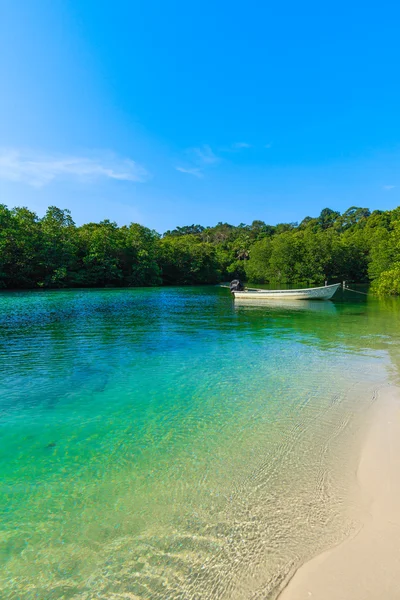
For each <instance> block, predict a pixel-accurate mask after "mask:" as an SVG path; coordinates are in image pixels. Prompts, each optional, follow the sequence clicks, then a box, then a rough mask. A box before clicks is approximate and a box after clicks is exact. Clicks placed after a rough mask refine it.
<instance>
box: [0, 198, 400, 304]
mask: <svg viewBox="0 0 400 600" xmlns="http://www.w3.org/2000/svg"><path fill="white" fill-rule="evenodd" d="M233 277H240V278H243V279H247V280H250V281H252V282H259V283H267V282H272V283H276V284H286V283H294V282H296V283H307V284H318V283H322V282H323V281H325V280H329V281H341V280H343V279H346V280H349V281H369V280H372V281H373V286H372V289H373V290H374V291H375V292H376V293H378V294H382V295H387V294H400V207H399V208H397V209H395V210H392V211H386V212H384V211H378V210H376V211H374V212H372V213H371V212H370V211H369V210H368V209H367V208H359V207H351V208H349V209H348V210H347V211H346V212H345V213H343V214H340V213H339V212H337V211H333V210H331V209H329V208H325V209H324V210H323V211H322V212H321V214H320V215H319V217H317V218H311V217H306V218H305V219H303V221H302V222H301V223H300V224H297V223H280V224H278V225H275V226H272V225H267V224H266V223H264V222H263V221H253V223H252V224H251V225H244V224H241V225H239V226H233V225H229V224H228V223H218V225H216V226H215V227H203V226H201V225H190V226H186V227H178V228H177V229H174V230H172V231H167V232H166V233H164V235H163V236H161V235H159V234H158V233H157V232H155V231H154V230H150V229H148V228H147V227H143V226H142V225H138V224H136V223H132V224H131V225H129V226H123V227H118V226H117V224H116V223H114V222H111V221H108V220H106V221H101V222H100V223H88V224H86V225H82V226H81V227H77V226H76V225H75V223H74V221H73V220H72V217H71V214H70V212H69V211H68V210H61V209H59V208H56V207H54V206H51V207H49V209H48V210H47V212H46V214H45V216H44V217H43V218H42V219H40V218H38V217H37V215H36V214H35V213H33V212H32V211H30V210H28V209H27V208H14V209H12V210H10V209H8V208H7V207H6V206H4V205H0V287H2V288H8V289H12V288H38V287H45V288H49V287H54V288H57V287H94V286H149V285H161V284H196V283H216V282H218V281H222V280H228V279H232V278H233Z"/></svg>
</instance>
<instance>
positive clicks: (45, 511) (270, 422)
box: [0, 287, 400, 600]
mask: <svg viewBox="0 0 400 600" xmlns="http://www.w3.org/2000/svg"><path fill="white" fill-rule="evenodd" d="M349 297H350V298H351V296H349ZM338 300H339V302H335V303H328V302H325V303H315V302H314V303H306V304H299V303H298V304H296V305H295V306H291V305H289V306H288V305H280V306H278V305H267V306H257V305H251V306H240V305H236V306H235V305H234V304H233V302H232V300H231V298H230V296H229V294H228V293H227V291H226V290H223V289H218V288H213V287H208V288H175V289H173V288H169V289H167V288H164V289H143V290H102V291H99V290H85V291H66V292H48V293H32V292H31V293H29V292H27V293H3V294H0V417H1V421H0V435H1V446H0V510H1V531H0V563H1V574H0V588H1V589H2V594H3V596H2V597H4V598H7V599H8V598H10V599H11V598H12V599H14V598H18V599H21V600H31V599H32V600H33V599H37V598H40V599H41V600H47V599H61V598H62V599H64V598H65V599H66V598H68V599H85V600H89V599H92V598H100V599H103V600H113V599H117V598H118V599H119V598H151V599H152V598H155V599H158V598H160V599H161V598H162V599H164V598H171V599H175V598H179V599H182V600H183V599H185V600H186V599H195V598H196V599H197V598H199V599H200V598H201V599H203V598H204V599H208V598H210V599H214V598H218V599H219V598H235V599H239V598H240V599H242V598H243V599H244V598H246V599H247V598H252V599H255V598H274V597H275V596H276V594H277V593H278V591H279V589H280V587H281V585H282V583H283V582H284V580H285V578H286V577H288V576H289V575H290V573H291V572H292V571H293V569H295V568H296V567H297V566H298V564H299V563H300V562H302V561H303V560H305V559H307V558H308V557H309V556H310V555H312V554H314V553H315V552H316V551H318V550H320V549H323V548H325V547H327V546H328V545H330V544H332V543H335V542H337V541H339V540H341V539H342V538H343V536H345V535H346V534H347V533H348V532H349V531H350V530H351V529H352V528H354V527H356V526H357V522H356V517H355V514H354V512H353V511H352V498H353V492H354V490H353V488H354V470H355V468H356V452H354V451H351V450H354V449H355V447H356V445H357V440H358V439H359V435H358V434H359V432H360V430H361V429H362V422H363V415H364V414H365V412H366V411H367V408H368V406H369V405H370V403H371V402H372V401H373V397H374V393H375V392H376V390H377V389H378V388H379V386H381V385H382V384H384V383H386V382H387V381H388V380H389V379H391V380H394V379H396V378H397V372H396V364H397V363H398V354H399V346H398V340H399V338H398V332H400V327H399V316H398V315H399V305H398V304H397V302H396V301H389V302H386V303H379V302H378V301H376V300H369V301H368V302H364V301H358V297H357V298H356V297H354V300H357V302H356V301H355V302H351V301H348V302H340V300H341V297H340V296H339V297H338ZM350 457H353V458H350Z"/></svg>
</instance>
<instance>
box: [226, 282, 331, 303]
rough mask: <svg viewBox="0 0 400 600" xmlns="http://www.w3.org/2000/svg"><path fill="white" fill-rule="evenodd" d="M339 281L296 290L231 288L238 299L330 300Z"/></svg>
mask: <svg viewBox="0 0 400 600" xmlns="http://www.w3.org/2000/svg"><path fill="white" fill-rule="evenodd" d="M340 285H341V284H340V283H334V284H333V285H324V286H323V287H316V288H304V289H298V290H260V289H254V288H248V289H244V290H243V291H242V292H237V291H234V290H232V294H233V295H234V296H235V299H239V298H240V300H264V299H265V300H275V299H276V300H283V299H285V300H330V299H331V298H332V296H333V294H334V293H335V292H336V290H337V289H338V288H339V287H340Z"/></svg>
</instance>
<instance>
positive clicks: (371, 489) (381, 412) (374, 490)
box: [279, 387, 400, 600]
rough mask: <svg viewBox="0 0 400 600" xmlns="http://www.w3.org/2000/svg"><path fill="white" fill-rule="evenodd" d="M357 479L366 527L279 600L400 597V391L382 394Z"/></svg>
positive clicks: (318, 560)
mask: <svg viewBox="0 0 400 600" xmlns="http://www.w3.org/2000/svg"><path fill="white" fill-rule="evenodd" d="M371 413H372V414H371V425H370V428H369V431H368V434H367V437H366V441H365V444H364V446H363V448H362V452H361V457H360V463H359V467H358V472H357V478H358V481H359V485H360V488H361V492H362V499H363V506H361V507H360V513H361V514H360V517H361V522H362V524H363V525H362V527H361V529H360V531H359V532H358V533H357V535H355V536H354V537H353V538H350V539H348V540H346V541H345V542H343V543H342V544H340V545H338V546H336V547H335V548H333V549H331V550H329V551H327V552H324V553H322V554H320V555H318V556H316V557H314V558H313V559H311V560H310V561H309V562H307V563H305V564H304V565H303V566H302V567H300V569H298V571H297V572H296V574H295V575H294V576H293V578H292V579H291V580H290V581H289V584H288V585H287V587H286V588H285V589H284V590H283V592H282V593H281V595H280V596H279V600H310V598H311V599H313V600H380V599H382V600H398V599H399V598H400V390H399V389H396V388H393V387H391V388H386V389H383V390H381V391H380V392H379V397H378V400H377V402H376V404H375V406H374V407H373V409H372V411H371Z"/></svg>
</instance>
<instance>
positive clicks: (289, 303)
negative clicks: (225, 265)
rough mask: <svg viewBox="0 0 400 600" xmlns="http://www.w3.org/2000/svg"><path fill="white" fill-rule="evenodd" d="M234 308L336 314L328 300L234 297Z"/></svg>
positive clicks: (333, 306) (332, 304) (334, 308)
mask: <svg viewBox="0 0 400 600" xmlns="http://www.w3.org/2000/svg"><path fill="white" fill-rule="evenodd" d="M234 306H235V308H240V310H242V309H243V308H249V309H254V308H267V309H268V310H295V311H299V310H300V311H301V310H305V311H311V312H321V313H326V314H336V312H337V311H336V306H335V305H334V303H333V302H331V301H330V300H324V301H321V300H271V299H262V298H257V299H254V300H253V299H248V298H246V299H242V298H240V297H238V296H236V297H235V302H234Z"/></svg>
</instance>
